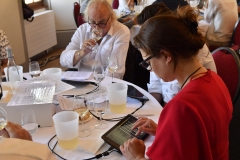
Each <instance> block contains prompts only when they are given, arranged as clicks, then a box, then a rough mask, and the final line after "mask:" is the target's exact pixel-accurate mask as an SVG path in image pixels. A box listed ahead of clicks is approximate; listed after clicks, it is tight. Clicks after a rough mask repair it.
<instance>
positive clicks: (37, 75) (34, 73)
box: [29, 71, 41, 78]
mask: <svg viewBox="0 0 240 160" xmlns="http://www.w3.org/2000/svg"><path fill="white" fill-rule="evenodd" d="M29 74H30V75H31V77H32V78H34V77H39V76H40V74H41V72H40V71H32V72H29Z"/></svg>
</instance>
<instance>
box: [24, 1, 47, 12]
mask: <svg viewBox="0 0 240 160" xmlns="http://www.w3.org/2000/svg"><path fill="white" fill-rule="evenodd" d="M25 3H26V4H27V5H28V6H29V7H30V8H32V9H33V10H36V9H40V8H43V7H44V5H43V0H25Z"/></svg>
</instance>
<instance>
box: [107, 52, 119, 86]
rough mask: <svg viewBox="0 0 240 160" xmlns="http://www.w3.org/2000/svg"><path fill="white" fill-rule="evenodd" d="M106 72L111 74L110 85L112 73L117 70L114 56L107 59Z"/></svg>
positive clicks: (116, 60)
mask: <svg viewBox="0 0 240 160" xmlns="http://www.w3.org/2000/svg"><path fill="white" fill-rule="evenodd" d="M108 61H109V62H108V67H107V69H108V71H109V72H111V73H112V83H113V77H114V73H115V72H116V71H117V69H118V59H117V57H116V56H111V57H109V58H108Z"/></svg>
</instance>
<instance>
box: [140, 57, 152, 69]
mask: <svg viewBox="0 0 240 160" xmlns="http://www.w3.org/2000/svg"><path fill="white" fill-rule="evenodd" d="M154 56H155V55H151V56H150V57H148V58H147V59H145V60H144V61H142V62H141V63H139V65H140V66H141V67H143V68H145V69H146V70H148V71H152V67H151V64H150V62H149V60H150V59H151V58H153V57H154Z"/></svg>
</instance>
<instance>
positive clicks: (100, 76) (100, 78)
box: [94, 74, 104, 82]
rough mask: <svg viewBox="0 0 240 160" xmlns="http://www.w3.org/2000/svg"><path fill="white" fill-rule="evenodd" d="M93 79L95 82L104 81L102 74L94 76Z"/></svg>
mask: <svg viewBox="0 0 240 160" xmlns="http://www.w3.org/2000/svg"><path fill="white" fill-rule="evenodd" d="M94 79H95V80H96V81H97V82H101V81H102V80H103V79H104V75H103V74H94Z"/></svg>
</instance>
